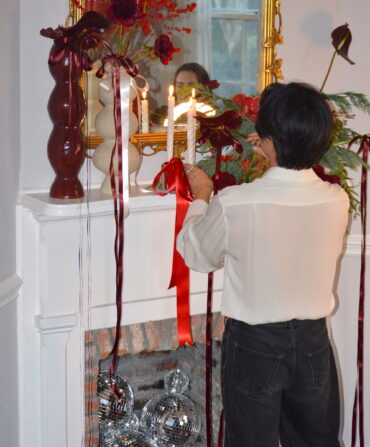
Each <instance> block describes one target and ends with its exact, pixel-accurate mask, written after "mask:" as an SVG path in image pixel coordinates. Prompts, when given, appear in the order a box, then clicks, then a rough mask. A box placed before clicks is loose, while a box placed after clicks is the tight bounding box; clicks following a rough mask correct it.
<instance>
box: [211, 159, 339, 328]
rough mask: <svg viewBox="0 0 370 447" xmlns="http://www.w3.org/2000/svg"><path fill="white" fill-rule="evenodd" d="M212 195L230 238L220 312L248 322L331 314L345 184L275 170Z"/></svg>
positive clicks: (306, 173)
mask: <svg viewBox="0 0 370 447" xmlns="http://www.w3.org/2000/svg"><path fill="white" fill-rule="evenodd" d="M217 200H219V201H220V203H221V205H222V208H223V215H224V219H225V227H226V236H225V239H226V241H227V242H226V247H225V257H224V264H225V279H224V296H225V299H224V300H223V304H222V312H223V314H225V315H228V316H231V317H233V318H237V319H239V320H242V321H245V322H247V323H249V324H259V323H268V322H274V321H285V320H289V319H292V318H298V319H300V318H312V319H314V318H321V317H324V316H326V315H328V314H330V312H331V311H332V310H333V308H334V305H335V303H334V297H333V293H332V288H333V280H334V276H335V270H336V264H337V259H338V256H339V254H340V250H341V247H342V241H343V234H344V231H345V225H346V220H347V213H348V196H347V194H346V193H345V192H344V191H343V189H342V188H340V187H339V186H338V185H332V184H330V183H327V182H323V181H322V180H321V179H320V178H318V177H317V176H316V174H315V173H314V172H313V170H301V171H294V170H288V169H284V168H279V167H275V168H270V169H269V170H268V171H267V173H266V174H265V175H264V177H263V178H261V179H259V180H256V181H255V182H253V183H250V184H244V185H242V186H237V187H231V188H226V189H225V190H224V191H223V192H221V193H220V195H219V197H218V198H217ZM203 243H204V244H206V243H207V241H206V240H203Z"/></svg>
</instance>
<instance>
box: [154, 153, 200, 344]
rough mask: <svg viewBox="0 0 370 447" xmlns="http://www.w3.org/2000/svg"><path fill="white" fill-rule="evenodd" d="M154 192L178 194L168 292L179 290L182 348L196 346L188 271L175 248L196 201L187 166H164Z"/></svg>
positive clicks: (174, 161) (176, 162)
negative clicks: (163, 182) (162, 184)
mask: <svg viewBox="0 0 370 447" xmlns="http://www.w3.org/2000/svg"><path fill="white" fill-rule="evenodd" d="M161 178H166V186H167V192H165V193H162V192H158V190H157V186H158V183H159V181H160V179H161ZM153 189H154V191H155V192H156V193H157V194H159V195H161V196H164V195H166V194H168V193H170V192H172V191H176V219H175V240H174V245H173V258H172V275H171V280H170V285H169V289H170V288H172V287H176V298H177V333H178V338H179V346H180V347H181V346H184V345H185V343H188V344H189V345H190V346H193V339H192V336H191V325H190V306H189V285H190V272H189V268H188V267H187V266H186V265H185V262H184V260H183V258H182V256H181V255H180V253H179V252H178V251H177V249H176V238H177V235H178V234H179V232H180V230H181V228H182V224H183V222H184V219H185V216H186V213H187V210H188V208H189V203H190V202H191V201H192V200H193V197H192V194H191V188H190V184H189V180H188V176H187V175H186V172H185V169H184V165H183V164H182V161H181V160H180V159H179V158H176V157H174V158H172V159H171V160H170V161H169V162H168V163H165V165H164V167H163V168H162V170H161V171H160V172H159V173H158V174H157V176H156V177H155V179H154V181H153Z"/></svg>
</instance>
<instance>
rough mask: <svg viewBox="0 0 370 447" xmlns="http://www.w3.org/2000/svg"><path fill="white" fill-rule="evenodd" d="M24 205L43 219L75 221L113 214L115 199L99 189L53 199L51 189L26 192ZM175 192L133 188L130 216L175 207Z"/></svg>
mask: <svg viewBox="0 0 370 447" xmlns="http://www.w3.org/2000/svg"><path fill="white" fill-rule="evenodd" d="M20 201H21V203H22V205H23V206H24V207H25V208H27V209H29V210H30V211H31V212H32V214H33V215H34V217H35V219H36V220H38V221H40V222H47V221H55V220H74V219H79V218H81V217H87V216H90V217H94V216H104V215H113V210H114V208H113V200H112V198H111V197H110V196H108V195H106V194H102V193H101V192H100V190H99V189H91V190H90V194H89V195H88V196H87V195H85V197H84V198H82V199H73V200H63V199H52V198H51V197H49V193H48V192H37V193H23V194H22V195H21V197H20ZM175 204H176V202H175V195H174V194H167V195H166V196H158V195H156V194H155V193H154V192H152V191H147V190H145V188H144V187H137V186H132V187H130V199H129V215H131V214H142V213H150V212H153V211H162V210H169V209H174V208H175Z"/></svg>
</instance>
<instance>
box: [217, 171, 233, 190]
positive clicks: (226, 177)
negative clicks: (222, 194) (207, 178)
mask: <svg viewBox="0 0 370 447" xmlns="http://www.w3.org/2000/svg"><path fill="white" fill-rule="evenodd" d="M212 181H213V186H214V188H215V190H216V191H221V189H224V188H226V187H227V186H234V185H236V179H235V177H234V176H233V175H232V174H230V172H220V173H219V174H218V175H217V174H213V176H212Z"/></svg>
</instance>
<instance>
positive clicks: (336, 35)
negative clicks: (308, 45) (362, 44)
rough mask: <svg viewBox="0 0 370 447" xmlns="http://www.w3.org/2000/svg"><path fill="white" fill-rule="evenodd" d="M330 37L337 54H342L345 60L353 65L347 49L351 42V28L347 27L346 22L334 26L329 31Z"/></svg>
mask: <svg viewBox="0 0 370 447" xmlns="http://www.w3.org/2000/svg"><path fill="white" fill-rule="evenodd" d="M331 38H332V43H333V46H334V48H335V50H336V52H337V53H338V54H339V56H342V57H343V58H344V59H345V60H346V61H348V62H349V63H350V64H352V65H353V64H354V62H353V61H351V59H350V58H349V57H348V49H349V46H350V44H351V42H352V34H351V30H350V29H349V28H348V23H345V24H344V25H341V26H338V27H337V28H335V30H334V31H333V32H332V33H331Z"/></svg>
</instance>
